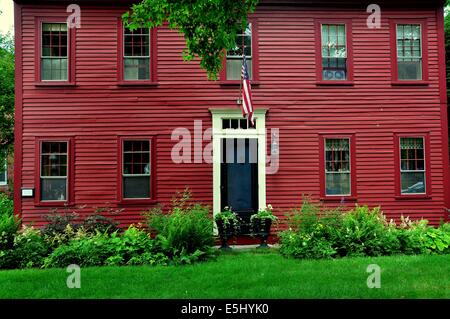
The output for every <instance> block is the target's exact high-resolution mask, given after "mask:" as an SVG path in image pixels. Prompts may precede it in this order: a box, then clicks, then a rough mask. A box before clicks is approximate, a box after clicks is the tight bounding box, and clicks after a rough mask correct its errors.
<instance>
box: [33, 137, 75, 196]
mask: <svg viewBox="0 0 450 319" xmlns="http://www.w3.org/2000/svg"><path fill="white" fill-rule="evenodd" d="M68 144H69V143H68V142H47V141H43V142H42V143H41V149H40V200H41V201H67V199H68V175H69V174H68V172H69V167H68V158H69V145H68Z"/></svg>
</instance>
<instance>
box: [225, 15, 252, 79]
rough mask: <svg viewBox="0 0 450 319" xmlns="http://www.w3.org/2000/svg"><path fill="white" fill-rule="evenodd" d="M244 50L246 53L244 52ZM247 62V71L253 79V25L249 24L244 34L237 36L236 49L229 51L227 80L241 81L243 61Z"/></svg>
mask: <svg viewBox="0 0 450 319" xmlns="http://www.w3.org/2000/svg"><path fill="white" fill-rule="evenodd" d="M243 48H244V52H243ZM244 53H245V58H246V60H247V69H248V73H249V76H250V79H251V78H252V24H251V23H249V24H247V28H246V29H245V31H244V32H243V33H240V34H238V35H237V36H236V42H235V47H234V48H233V49H231V50H228V51H227V80H240V79H241V73H242V59H243V57H244V55H243V54H244Z"/></svg>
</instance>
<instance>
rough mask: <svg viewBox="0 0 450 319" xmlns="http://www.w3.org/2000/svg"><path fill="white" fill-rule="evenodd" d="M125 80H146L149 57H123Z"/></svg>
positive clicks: (148, 75) (148, 70)
mask: <svg viewBox="0 0 450 319" xmlns="http://www.w3.org/2000/svg"><path fill="white" fill-rule="evenodd" d="M124 79H125V80H148V79H150V59H149V58H125V59H124Z"/></svg>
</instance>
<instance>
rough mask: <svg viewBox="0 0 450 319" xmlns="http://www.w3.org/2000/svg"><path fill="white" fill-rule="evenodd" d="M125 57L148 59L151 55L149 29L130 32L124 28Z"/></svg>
mask: <svg viewBox="0 0 450 319" xmlns="http://www.w3.org/2000/svg"><path fill="white" fill-rule="evenodd" d="M124 54H125V57H144V56H145V57H148V56H149V55H150V32H149V29H145V28H139V29H137V30H134V31H130V30H128V29H126V28H124Z"/></svg>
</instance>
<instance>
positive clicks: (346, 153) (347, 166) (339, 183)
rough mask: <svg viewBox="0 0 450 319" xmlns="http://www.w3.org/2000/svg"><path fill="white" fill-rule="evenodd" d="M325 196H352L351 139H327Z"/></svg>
mask: <svg viewBox="0 0 450 319" xmlns="http://www.w3.org/2000/svg"><path fill="white" fill-rule="evenodd" d="M324 145H325V195H327V196H349V195H351V162H350V139H349V138H326V139H325V143H324Z"/></svg>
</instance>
